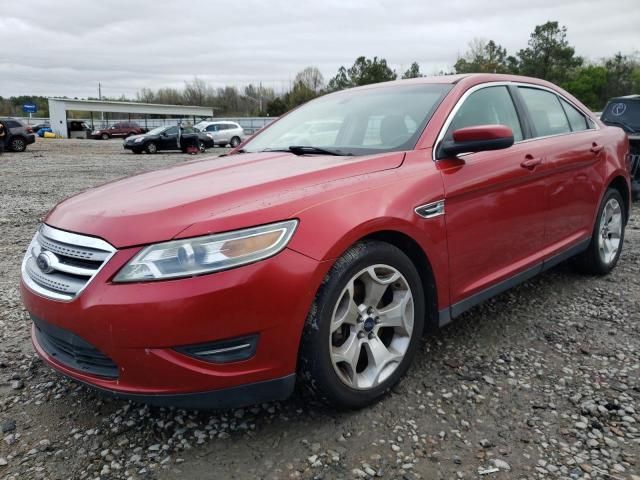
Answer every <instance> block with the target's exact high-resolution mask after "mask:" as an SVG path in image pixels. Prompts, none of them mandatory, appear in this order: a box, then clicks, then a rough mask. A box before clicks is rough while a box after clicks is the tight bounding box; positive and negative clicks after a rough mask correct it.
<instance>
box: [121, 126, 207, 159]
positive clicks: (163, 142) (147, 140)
mask: <svg viewBox="0 0 640 480" xmlns="http://www.w3.org/2000/svg"><path fill="white" fill-rule="evenodd" d="M181 137H182V139H183V142H182V145H179V144H178V127H177V126H170V127H158V128H154V129H153V130H151V131H149V132H148V133H145V134H142V135H133V136H131V137H129V138H127V139H125V141H124V145H123V146H124V148H125V149H127V150H131V151H132V152H133V153H142V152H147V153H151V154H153V153H157V152H159V151H160V150H182V151H185V148H184V146H183V145H184V144H188V143H189V140H191V139H192V138H193V137H197V138H198V145H199V147H200V151H201V152H204V151H205V150H206V149H207V148H213V146H214V142H213V137H211V136H210V135H207V134H206V133H203V132H201V131H199V130H198V129H196V128H185V129H184V130H183V133H182V135H181Z"/></svg>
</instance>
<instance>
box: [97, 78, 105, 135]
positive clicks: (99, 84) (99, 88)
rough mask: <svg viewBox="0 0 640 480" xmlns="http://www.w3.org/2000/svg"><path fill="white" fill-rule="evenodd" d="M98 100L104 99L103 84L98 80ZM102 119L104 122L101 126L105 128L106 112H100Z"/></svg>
mask: <svg viewBox="0 0 640 480" xmlns="http://www.w3.org/2000/svg"><path fill="white" fill-rule="evenodd" d="M98 100H100V101H102V84H101V83H100V82H98ZM100 119H101V120H100V121H101V122H102V125H100V127H101V128H104V112H100Z"/></svg>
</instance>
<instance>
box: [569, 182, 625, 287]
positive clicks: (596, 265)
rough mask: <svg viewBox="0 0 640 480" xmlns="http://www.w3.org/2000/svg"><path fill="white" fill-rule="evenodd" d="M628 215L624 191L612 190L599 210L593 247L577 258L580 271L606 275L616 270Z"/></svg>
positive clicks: (590, 244) (592, 239)
mask: <svg viewBox="0 0 640 480" xmlns="http://www.w3.org/2000/svg"><path fill="white" fill-rule="evenodd" d="M626 215H627V213H626V208H625V203H624V200H623V199H622V196H621V195H620V192H618V190H616V189H614V188H610V189H608V190H607V192H606V193H605V195H604V198H603V199H602V203H601V205H600V208H599V209H598V217H597V219H596V223H595V226H594V227H593V234H592V235H591V242H590V243H589V247H588V248H587V250H585V251H584V252H583V253H581V254H580V255H578V256H577V257H576V258H575V264H576V266H577V267H578V269H579V270H580V271H582V272H584V273H588V274H592V275H606V274H607V273H609V272H610V271H611V270H613V269H614V268H615V266H616V264H617V263H618V259H619V258H620V254H621V253H622V244H623V243H624V228H625V220H626V218H627V217H626Z"/></svg>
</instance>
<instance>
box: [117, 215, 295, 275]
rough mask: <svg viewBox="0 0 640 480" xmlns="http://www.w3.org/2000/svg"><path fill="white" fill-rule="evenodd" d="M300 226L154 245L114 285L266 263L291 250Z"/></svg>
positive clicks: (283, 225)
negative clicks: (289, 247)
mask: <svg viewBox="0 0 640 480" xmlns="http://www.w3.org/2000/svg"><path fill="white" fill-rule="evenodd" d="M297 225H298V221H297V220H288V221H286V222H279V223H272V224H270V225H264V226H261V227H253V228H247V229H244V230H236V231H234V232H227V233H219V234H215V235H207V236H204V237H196V238H188V239H185V240H174V241H170V242H165V243H158V244H156V245H150V246H148V247H145V248H144V249H142V251H141V252H140V253H138V254H137V255H136V256H135V257H133V258H132V259H131V260H130V261H129V263H127V264H126V265H125V266H124V267H123V268H122V270H120V271H119V272H118V274H117V275H116V276H115V278H114V279H113V281H114V282H143V281H149V280H165V279H169V278H178V277H190V276H194V275H200V274H203V273H211V272H216V271H219V270H227V269H229V268H233V267H238V266H240V265H246V264H248V263H253V262H256V261H258V260H263V259H265V258H267V257H271V256H273V255H275V254H276V253H278V252H280V251H281V250H282V249H284V247H286V246H287V243H289V240H291V237H292V235H293V232H294V231H295V229H296V227H297Z"/></svg>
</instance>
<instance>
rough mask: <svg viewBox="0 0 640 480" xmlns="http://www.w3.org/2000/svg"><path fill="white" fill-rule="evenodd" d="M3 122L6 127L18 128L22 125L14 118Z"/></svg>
mask: <svg viewBox="0 0 640 480" xmlns="http://www.w3.org/2000/svg"><path fill="white" fill-rule="evenodd" d="M4 124H5V126H6V127H7V128H20V127H21V126H22V125H21V124H20V123H19V122H16V121H15V120H5V121H4Z"/></svg>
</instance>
